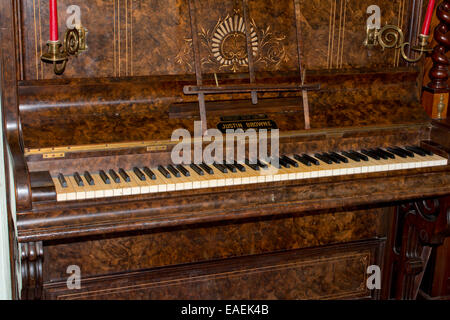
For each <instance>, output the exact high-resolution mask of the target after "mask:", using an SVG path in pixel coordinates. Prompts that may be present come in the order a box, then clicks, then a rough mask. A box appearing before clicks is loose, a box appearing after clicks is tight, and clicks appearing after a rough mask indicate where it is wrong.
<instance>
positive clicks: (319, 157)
mask: <svg viewBox="0 0 450 320" xmlns="http://www.w3.org/2000/svg"><path fill="white" fill-rule="evenodd" d="M314 156H315V157H316V158H317V159H319V160H321V161H323V162H325V163H326V164H333V161H332V160H331V159H330V158H328V157H325V156H323V155H321V154H320V153H316V154H315V155H314Z"/></svg>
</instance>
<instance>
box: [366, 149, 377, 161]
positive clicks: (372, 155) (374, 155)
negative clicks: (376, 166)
mask: <svg viewBox="0 0 450 320" xmlns="http://www.w3.org/2000/svg"><path fill="white" fill-rule="evenodd" d="M361 153H363V154H365V155H366V156H368V157H370V158H372V159H374V160H380V159H381V158H380V156H378V155H377V154H375V153H374V152H371V151H369V150H366V149H362V150H361Z"/></svg>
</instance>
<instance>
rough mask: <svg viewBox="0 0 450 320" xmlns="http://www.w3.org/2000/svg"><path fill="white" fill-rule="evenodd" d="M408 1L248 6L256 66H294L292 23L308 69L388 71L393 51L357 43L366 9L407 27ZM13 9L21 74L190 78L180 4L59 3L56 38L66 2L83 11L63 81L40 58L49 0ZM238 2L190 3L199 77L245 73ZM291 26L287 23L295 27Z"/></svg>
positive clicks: (281, 0)
mask: <svg viewBox="0 0 450 320" xmlns="http://www.w3.org/2000/svg"><path fill="white" fill-rule="evenodd" d="M411 2H412V1H409V0H315V1H310V0H300V10H299V11H300V12H299V13H298V16H297V17H296V15H295V10H294V1H293V0H276V1H275V0H249V11H250V17H251V19H252V23H251V25H252V28H251V33H252V41H251V43H252V49H253V53H254V56H255V67H256V70H277V71H278V70H293V69H296V68H297V67H298V54H297V48H296V43H297V42H296V32H295V21H296V19H298V20H299V21H301V29H302V35H303V36H302V44H303V51H304V52H305V54H304V59H306V60H305V63H306V65H307V67H308V69H335V68H360V67H396V66H399V65H400V64H401V63H402V62H401V59H400V55H399V53H398V51H397V52H396V51H394V50H386V51H385V52H382V51H381V50H380V49H379V48H378V49H373V50H367V49H366V48H365V47H364V46H363V42H364V40H365V35H366V32H365V30H366V20H367V18H368V14H367V13H366V10H367V7H369V6H370V5H374V4H375V5H378V6H380V8H381V18H382V25H384V24H386V23H389V24H396V25H402V26H403V28H406V26H407V25H408V21H407V20H408V18H407V17H408V10H409V7H410V6H411ZM17 3H18V5H19V6H21V17H20V18H21V21H20V26H21V28H20V29H19V32H20V33H21V34H20V35H19V38H21V39H22V41H21V44H20V48H19V49H20V50H21V52H22V56H23V59H22V60H21V68H19V69H20V73H21V74H20V78H21V79H26V80H36V79H51V78H58V77H67V78H85V77H118V76H120V77H126V76H143V75H160V74H185V73H193V54H192V35H191V26H190V19H189V7H188V1H186V0H165V1H161V0H147V1H143V0H121V1H120V0H59V1H58V9H59V30H60V37H62V35H63V31H64V30H66V21H67V19H68V18H69V17H70V16H71V14H70V13H67V8H68V7H69V6H70V5H77V6H79V7H80V9H81V17H80V18H81V20H80V21H81V24H82V25H83V26H84V27H86V28H87V30H88V36H87V41H88V50H87V51H86V52H83V53H82V54H80V55H79V56H78V58H73V59H71V61H70V62H69V64H68V67H67V70H66V71H65V73H64V75H63V76H56V75H54V73H53V69H52V67H51V65H48V64H45V63H43V62H41V60H40V56H41V54H42V53H43V52H45V49H46V42H47V39H48V38H49V30H48V2H47V1H43V0H17ZM241 3H242V2H241V1H240V0H225V1H217V0H197V20H198V24H197V25H198V32H199V36H200V37H199V38H200V41H201V58H202V72H204V73H211V72H217V73H222V72H224V73H228V72H246V71H247V70H248V67H247V62H246V58H245V55H246V53H245V50H243V49H244V48H245V38H244V37H243V32H242V31H243V30H244V29H243V27H242V21H241V18H242V16H243V11H242V6H241ZM293 26H294V27H293Z"/></svg>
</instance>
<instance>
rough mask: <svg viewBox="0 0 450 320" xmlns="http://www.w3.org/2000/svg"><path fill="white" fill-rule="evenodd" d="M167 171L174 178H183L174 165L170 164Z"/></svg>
mask: <svg viewBox="0 0 450 320" xmlns="http://www.w3.org/2000/svg"><path fill="white" fill-rule="evenodd" d="M167 169H168V170H169V171H170V173H171V174H172V175H173V176H174V177H176V178H180V177H181V173H180V172H179V171H178V170H177V169H175V167H174V166H173V165H171V164H169V165H168V166H167Z"/></svg>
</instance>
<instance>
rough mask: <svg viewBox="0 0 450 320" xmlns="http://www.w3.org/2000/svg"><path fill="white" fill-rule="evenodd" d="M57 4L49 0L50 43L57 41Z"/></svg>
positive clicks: (54, 0) (53, 0)
mask: <svg viewBox="0 0 450 320" xmlns="http://www.w3.org/2000/svg"><path fill="white" fill-rule="evenodd" d="M58 40H59V36H58V4H57V3H56V0H50V41H58Z"/></svg>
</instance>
